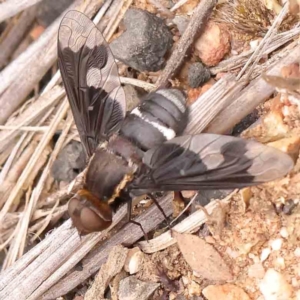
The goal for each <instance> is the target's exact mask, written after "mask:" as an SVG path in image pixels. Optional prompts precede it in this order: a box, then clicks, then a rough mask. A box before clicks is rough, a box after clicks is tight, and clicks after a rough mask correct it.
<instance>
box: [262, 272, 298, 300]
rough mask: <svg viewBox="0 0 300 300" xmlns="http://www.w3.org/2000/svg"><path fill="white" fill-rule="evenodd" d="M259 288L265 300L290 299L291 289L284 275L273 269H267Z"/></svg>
mask: <svg viewBox="0 0 300 300" xmlns="http://www.w3.org/2000/svg"><path fill="white" fill-rule="evenodd" d="M259 288H260V291H261V293H262V294H263V296H264V298H265V300H279V299H291V298H290V297H291V294H292V291H293V290H292V287H291V285H290V284H289V283H288V282H287V281H286V279H285V277H284V276H283V275H282V274H281V273H279V272H277V271H275V270H274V269H268V270H267V272H266V274H265V276H264V278H263V280H262V281H261V283H260V285H259Z"/></svg>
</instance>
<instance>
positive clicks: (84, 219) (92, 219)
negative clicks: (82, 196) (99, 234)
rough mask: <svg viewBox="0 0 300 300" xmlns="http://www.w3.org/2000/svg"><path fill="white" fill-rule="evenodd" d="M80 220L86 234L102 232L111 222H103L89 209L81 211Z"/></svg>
mask: <svg viewBox="0 0 300 300" xmlns="http://www.w3.org/2000/svg"><path fill="white" fill-rule="evenodd" d="M80 219H81V223H82V226H83V227H84V229H85V231H88V232H95V231H102V230H104V229H106V228H107V227H109V226H110V225H111V221H106V220H104V219H103V218H102V217H101V216H99V215H98V214H97V213H96V212H95V211H94V210H93V209H91V208H89V207H84V208H83V209H82V210H81V215H80Z"/></svg>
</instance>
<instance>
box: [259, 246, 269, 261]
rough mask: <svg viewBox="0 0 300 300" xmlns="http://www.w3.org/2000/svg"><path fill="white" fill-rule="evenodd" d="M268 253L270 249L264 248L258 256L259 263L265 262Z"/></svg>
mask: <svg viewBox="0 0 300 300" xmlns="http://www.w3.org/2000/svg"><path fill="white" fill-rule="evenodd" d="M270 253H271V249H270V248H264V249H263V250H262V252H261V255H260V261H261V262H263V261H265V260H266V259H267V258H268V257H269V255H270Z"/></svg>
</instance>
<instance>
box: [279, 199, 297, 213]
mask: <svg viewBox="0 0 300 300" xmlns="http://www.w3.org/2000/svg"><path fill="white" fill-rule="evenodd" d="M296 206H297V204H296V203H295V202H294V201H293V200H292V199H289V200H287V201H286V203H285V204H284V206H283V209H282V212H283V213H284V214H286V215H291V214H292V212H293V209H294V208H295V207H296Z"/></svg>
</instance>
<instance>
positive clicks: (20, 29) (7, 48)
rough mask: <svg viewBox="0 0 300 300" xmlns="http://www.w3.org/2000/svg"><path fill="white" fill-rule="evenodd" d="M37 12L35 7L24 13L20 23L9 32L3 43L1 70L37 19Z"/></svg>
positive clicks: (0, 53) (0, 52)
mask: <svg viewBox="0 0 300 300" xmlns="http://www.w3.org/2000/svg"><path fill="white" fill-rule="evenodd" d="M0 6H1V4H0ZM0 9H1V8H0ZM36 12H37V6H33V7H31V8H30V9H28V10H26V11H24V12H23V13H22V15H21V16H20V18H19V20H18V22H17V23H16V24H15V25H14V27H13V28H12V29H11V30H10V31H9V33H8V35H7V36H6V37H5V38H4V39H3V41H2V42H1V45H0V69H1V68H2V67H3V66H4V65H5V64H6V63H7V61H8V59H9V57H10V56H11V55H12V52H13V51H14V50H15V49H16V47H17V46H18V44H19V43H20V41H21V39H22V38H23V36H24V35H25V33H26V32H27V31H28V30H29V28H30V26H31V25H32V23H33V21H34V19H35V16H36ZM0 14H1V13H0Z"/></svg>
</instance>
